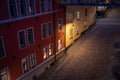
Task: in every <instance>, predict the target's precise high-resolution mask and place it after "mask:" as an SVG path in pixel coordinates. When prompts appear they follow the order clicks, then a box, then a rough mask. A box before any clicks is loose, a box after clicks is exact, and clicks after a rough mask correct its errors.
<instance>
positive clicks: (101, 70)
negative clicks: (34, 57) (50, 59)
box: [38, 8, 120, 80]
mask: <svg viewBox="0 0 120 80" xmlns="http://www.w3.org/2000/svg"><path fill="white" fill-rule="evenodd" d="M119 51H120V9H119V8H116V9H111V11H109V13H108V14H107V16H106V17H105V18H101V19H97V20H96V24H95V25H94V26H92V27H91V28H90V29H89V30H88V31H86V32H85V35H82V36H81V37H80V38H79V39H78V40H76V42H75V43H74V44H73V45H71V47H70V48H68V49H67V51H66V53H64V55H63V57H62V58H61V59H59V60H58V61H57V62H56V63H55V65H53V66H52V67H51V68H50V69H48V70H47V71H46V72H45V73H44V74H43V75H41V76H40V77H39V79H38V80H117V79H116V78H115V76H114V75H113V74H114V67H116V66H119V64H120V62H119V57H117V56H119V55H120V54H119V53H120V52H119ZM116 53H117V56H115V54H116Z"/></svg>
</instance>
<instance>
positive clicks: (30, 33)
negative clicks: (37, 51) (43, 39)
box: [27, 27, 34, 45]
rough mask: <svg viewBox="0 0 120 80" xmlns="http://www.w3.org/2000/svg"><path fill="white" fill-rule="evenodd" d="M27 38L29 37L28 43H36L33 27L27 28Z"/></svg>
mask: <svg viewBox="0 0 120 80" xmlns="http://www.w3.org/2000/svg"><path fill="white" fill-rule="evenodd" d="M27 36H28V37H27V38H28V44H29V45H31V44H33V43H34V30H33V27H32V28H28V29H27Z"/></svg>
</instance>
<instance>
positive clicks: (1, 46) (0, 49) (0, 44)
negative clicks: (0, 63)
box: [0, 37, 5, 58]
mask: <svg viewBox="0 0 120 80" xmlns="http://www.w3.org/2000/svg"><path fill="white" fill-rule="evenodd" d="M4 56H5V51H4V43H3V39H2V37H0V58H1V57H4Z"/></svg>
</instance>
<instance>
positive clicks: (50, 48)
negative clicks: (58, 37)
mask: <svg viewBox="0 0 120 80" xmlns="http://www.w3.org/2000/svg"><path fill="white" fill-rule="evenodd" d="M48 48H49V49H48V54H49V56H50V55H52V45H51V44H50V45H49V46H48Z"/></svg>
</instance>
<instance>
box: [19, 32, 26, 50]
mask: <svg viewBox="0 0 120 80" xmlns="http://www.w3.org/2000/svg"><path fill="white" fill-rule="evenodd" d="M19 41H20V42H19V44H20V48H24V47H26V43H25V32H24V31H21V32H19Z"/></svg>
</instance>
